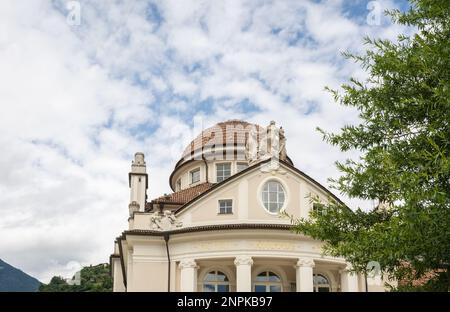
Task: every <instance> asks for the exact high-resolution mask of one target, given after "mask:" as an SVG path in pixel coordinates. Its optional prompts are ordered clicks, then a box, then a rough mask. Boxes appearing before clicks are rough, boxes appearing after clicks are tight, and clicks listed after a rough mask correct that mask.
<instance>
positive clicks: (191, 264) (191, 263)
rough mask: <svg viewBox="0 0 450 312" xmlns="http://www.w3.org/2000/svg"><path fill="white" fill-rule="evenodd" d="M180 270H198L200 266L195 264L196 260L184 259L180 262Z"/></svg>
mask: <svg viewBox="0 0 450 312" xmlns="http://www.w3.org/2000/svg"><path fill="white" fill-rule="evenodd" d="M178 266H179V267H180V269H197V268H198V265H197V262H195V260H194V259H183V260H181V261H180V264H178Z"/></svg>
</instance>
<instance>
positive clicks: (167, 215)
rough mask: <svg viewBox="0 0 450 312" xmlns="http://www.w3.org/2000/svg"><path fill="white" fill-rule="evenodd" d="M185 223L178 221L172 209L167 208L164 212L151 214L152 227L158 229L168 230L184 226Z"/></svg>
mask: <svg viewBox="0 0 450 312" xmlns="http://www.w3.org/2000/svg"><path fill="white" fill-rule="evenodd" d="M182 226H183V223H182V222H181V221H178V220H177V218H176V217H175V215H174V214H173V213H172V211H169V210H165V211H164V213H163V214H161V213H160V212H154V213H152V214H151V215H150V228H151V229H152V230H158V231H168V230H172V229H174V228H179V227H182Z"/></svg>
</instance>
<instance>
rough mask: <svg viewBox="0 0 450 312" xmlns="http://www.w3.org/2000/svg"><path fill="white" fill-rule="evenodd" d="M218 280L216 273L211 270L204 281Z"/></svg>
mask: <svg viewBox="0 0 450 312" xmlns="http://www.w3.org/2000/svg"><path fill="white" fill-rule="evenodd" d="M215 280H216V275H215V274H214V272H209V273H208V274H206V276H205V278H204V281H206V282H212V281H215Z"/></svg>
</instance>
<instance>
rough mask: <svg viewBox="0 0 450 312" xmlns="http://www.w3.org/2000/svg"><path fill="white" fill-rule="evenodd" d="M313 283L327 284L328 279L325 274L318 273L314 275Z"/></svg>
mask: <svg viewBox="0 0 450 312" xmlns="http://www.w3.org/2000/svg"><path fill="white" fill-rule="evenodd" d="M314 284H315V285H328V280H327V278H326V277H325V276H323V275H320V274H318V275H315V276H314Z"/></svg>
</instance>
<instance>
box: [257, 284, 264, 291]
mask: <svg viewBox="0 0 450 312" xmlns="http://www.w3.org/2000/svg"><path fill="white" fill-rule="evenodd" d="M255 292H266V285H255Z"/></svg>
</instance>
